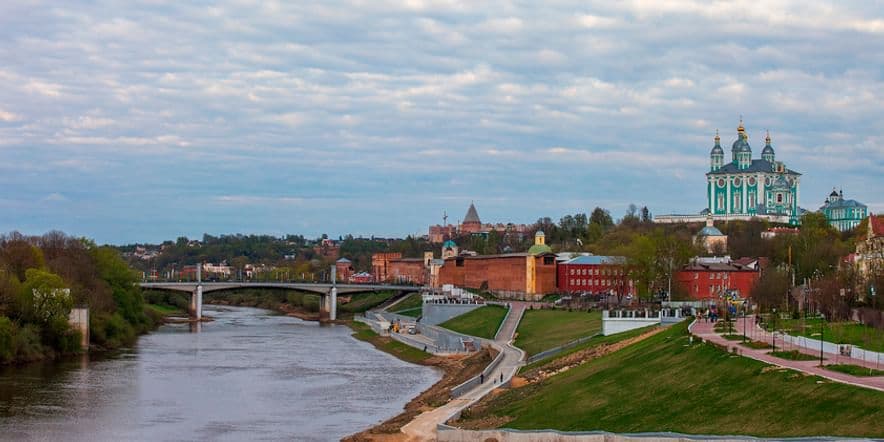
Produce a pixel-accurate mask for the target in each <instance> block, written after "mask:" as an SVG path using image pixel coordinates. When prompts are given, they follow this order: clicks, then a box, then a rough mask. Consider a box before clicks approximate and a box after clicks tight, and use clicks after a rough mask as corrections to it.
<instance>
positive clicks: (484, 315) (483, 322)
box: [439, 305, 507, 339]
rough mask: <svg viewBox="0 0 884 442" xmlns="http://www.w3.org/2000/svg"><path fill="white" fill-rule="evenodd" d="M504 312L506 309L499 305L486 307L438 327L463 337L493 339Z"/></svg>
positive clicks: (504, 315)
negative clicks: (463, 335)
mask: <svg viewBox="0 0 884 442" xmlns="http://www.w3.org/2000/svg"><path fill="white" fill-rule="evenodd" d="M506 312H507V309H506V308H504V307H501V306H499V305H486V306H484V307H479V308H477V309H475V310H473V311H470V312H467V313H464V314H462V315H460V316H456V317H454V318H451V319H449V320H447V321H445V322H443V323H441V324H439V326H440V327H445V328H447V329H449V330H453V331H456V332H458V333H463V334H465V335H470V336H478V337H480V338H487V339H494V334H495V333H497V329H498V327H500V323H501V322H502V321H503V318H504V317H506Z"/></svg>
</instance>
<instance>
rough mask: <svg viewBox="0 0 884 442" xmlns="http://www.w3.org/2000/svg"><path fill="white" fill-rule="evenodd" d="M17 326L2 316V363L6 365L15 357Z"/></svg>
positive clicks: (0, 331) (0, 323) (0, 338)
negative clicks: (14, 345)
mask: <svg viewBox="0 0 884 442" xmlns="http://www.w3.org/2000/svg"><path fill="white" fill-rule="evenodd" d="M14 340H15V324H13V323H12V321H10V320H9V318H7V317H5V316H0V363H6V362H9V361H11V360H12V357H13V356H15V347H13V344H14V342H13V341H14Z"/></svg>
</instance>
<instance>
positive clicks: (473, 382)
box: [451, 351, 504, 399]
mask: <svg viewBox="0 0 884 442" xmlns="http://www.w3.org/2000/svg"><path fill="white" fill-rule="evenodd" d="M503 357H504V352H502V351H501V352H500V353H498V354H497V356H495V357H494V359H493V360H492V361H491V363H490V364H488V366H487V367H485V369H484V370H482V373H479V374H478V375H476V376H474V377H472V378H470V379H467V380H466V381H465V382H464V383H462V384H460V385H458V386H456V387H454V388H452V389H451V398H452V399H455V398H459V397H461V396H463V395H464V393H466V392H468V391H470V390H472V389H473V388H475V387H476V386H477V385H479V384H481V383H482V379H483V378H484V380H485V382H494V379H492V378H491V374H492V373H493V372H494V370H495V369H496V368H497V366H498V365H500V362H501V361H503Z"/></svg>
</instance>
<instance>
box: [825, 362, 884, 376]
mask: <svg viewBox="0 0 884 442" xmlns="http://www.w3.org/2000/svg"><path fill="white" fill-rule="evenodd" d="M825 368H826V369H827V370H832V371H840V372H841V373H847V374H849V375H853V376H884V370H875V369H874V368H867V367H862V366H859V365H853V364H831V365H826V366H825Z"/></svg>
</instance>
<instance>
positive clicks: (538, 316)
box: [515, 310, 602, 356]
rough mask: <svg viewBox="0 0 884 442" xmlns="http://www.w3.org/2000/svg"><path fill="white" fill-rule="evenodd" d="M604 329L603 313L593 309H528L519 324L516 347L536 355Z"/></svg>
mask: <svg viewBox="0 0 884 442" xmlns="http://www.w3.org/2000/svg"><path fill="white" fill-rule="evenodd" d="M601 329H602V313H601V312H599V311H593V312H590V313H587V312H582V311H573V312H569V311H567V310H528V311H526V312H525V316H523V317H522V322H520V323H519V328H518V330H517V332H518V336H517V337H516V342H515V345H516V347H519V348H521V349H522V350H525V352H526V353H528V355H529V356H530V355H534V354H537V353H540V352H542V351H544V350H547V349H550V348H553V347H557V346H559V345H562V344H566V343H568V342H571V341H573V340H575V339H577V338H582V337H584V336H590V335H593V334H595V333H598V332H599V331H601Z"/></svg>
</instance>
